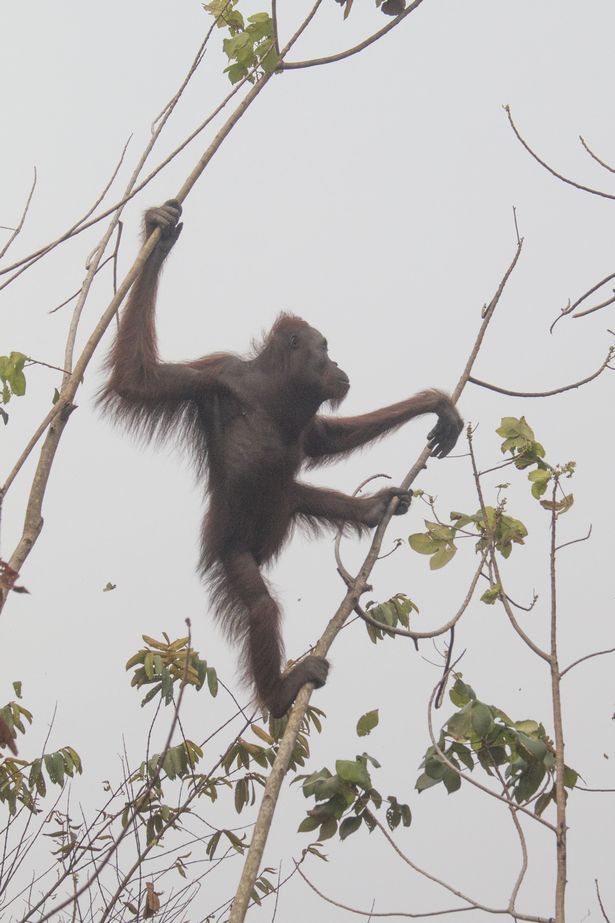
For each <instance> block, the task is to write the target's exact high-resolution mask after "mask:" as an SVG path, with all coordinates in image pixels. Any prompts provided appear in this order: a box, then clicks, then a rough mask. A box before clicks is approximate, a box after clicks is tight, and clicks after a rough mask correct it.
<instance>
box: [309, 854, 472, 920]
mask: <svg viewBox="0 0 615 923" xmlns="http://www.w3.org/2000/svg"><path fill="white" fill-rule="evenodd" d="M295 864H296V863H295ZM297 871H298V872H299V874H300V875H301V877H302V878H303V880H304V881H305V883H306V885H307V886H308V887H309V888H311V889H312V891H313V892H314V894H317V895H318V897H320V898H322V900H323V901H326V902H327V904H331V905H332V906H333V907H340V908H341V909H342V910H347V911H348V912H349V913H356V914H358V915H359V916H361V917H368V919H369V918H370V917H378V919H381V918H386V917H407V918H409V919H410V920H422V919H425V918H426V917H441V916H444V915H445V914H447V913H465V912H466V911H467V910H474V909H475V908H474V907H473V906H470V907H451V908H450V909H448V910H429V911H426V912H425V913H409V912H408V911H407V910H389V911H387V912H377V911H375V910H360V909H359V908H358V907H351V906H350V905H349V904H342V903H341V902H340V901H336V900H333V898H332V897H328V896H327V895H326V894H323V892H322V891H320V890H319V889H318V888H317V887H316V885H315V884H313V883H312V882H311V881H310V879H309V878H308V877H307V875H305V874H304V872H302V871H301V869H300V868H299V866H298V865H297Z"/></svg>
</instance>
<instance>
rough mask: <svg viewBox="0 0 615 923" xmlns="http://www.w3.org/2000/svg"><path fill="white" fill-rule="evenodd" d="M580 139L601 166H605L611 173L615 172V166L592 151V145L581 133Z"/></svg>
mask: <svg viewBox="0 0 615 923" xmlns="http://www.w3.org/2000/svg"><path fill="white" fill-rule="evenodd" d="M579 141H580V142H581V144H582V145H583V147H584V148H585V150H586V151H587V153H588V154H589V156H590V157H592V158H593V159H594V160H595V161H596V163H599V164H600V166H601V167H604V169H605V170H608V171H609V173H615V167H612V166H611V165H610V164H608V163H606V162H605V161H604V160H601V159H600V157H598V155H597V154H596V153H595V152H594V151H592V149H591V147H590V146H589V144H588V143H587V141H586V140H585V138H584V137H583V135H579Z"/></svg>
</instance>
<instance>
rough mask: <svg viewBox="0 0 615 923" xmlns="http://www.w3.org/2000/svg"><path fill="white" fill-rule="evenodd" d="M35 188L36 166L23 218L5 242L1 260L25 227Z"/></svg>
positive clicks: (0, 255)
mask: <svg viewBox="0 0 615 923" xmlns="http://www.w3.org/2000/svg"><path fill="white" fill-rule="evenodd" d="M35 189H36V167H34V177H33V179H32V186H31V187H30V192H29V193H28V198H27V199H26V204H25V205H24V209H23V211H22V213H21V218H20V219H19V221H18V222H17V227H16V228H14V230H13V233H12V234H11V236H10V237H9V239H8V240H7V242H6V243H5V245H4V247H2V249H1V250H0V260H1V259H2V257H3V256H4V254H5V253H6V251H7V250H8V249H9V247H10V246H11V244H12V243H13V241H14V240H15V238H16V237H17V235H18V234H19V232H20V231H21V229H22V228H23V225H24V221H25V220H26V215H27V214H28V209H29V208H30V202H31V201H32V196H33V195H34V190H35Z"/></svg>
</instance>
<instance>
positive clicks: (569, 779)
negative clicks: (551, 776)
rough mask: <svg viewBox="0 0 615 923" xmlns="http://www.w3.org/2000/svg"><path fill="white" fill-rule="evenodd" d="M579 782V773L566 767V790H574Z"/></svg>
mask: <svg viewBox="0 0 615 923" xmlns="http://www.w3.org/2000/svg"><path fill="white" fill-rule="evenodd" d="M578 781H579V773H578V772H576V771H575V770H574V769H571V768H570V766H564V785H565V786H566V788H574V787H575V785H576V784H577V782H578Z"/></svg>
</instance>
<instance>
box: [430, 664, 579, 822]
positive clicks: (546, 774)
mask: <svg viewBox="0 0 615 923" xmlns="http://www.w3.org/2000/svg"><path fill="white" fill-rule="evenodd" d="M450 699H451V701H452V703H453V704H454V705H456V706H457V707H458V711H456V712H455V713H454V714H453V715H451V717H450V718H449V719H448V721H447V722H446V723H445V724H444V726H443V728H442V731H441V733H440V739H439V741H438V747H437V748H436V747H435V746H431V747H429V748H428V750H427V752H426V753H425V757H424V759H423V762H422V763H421V767H422V768H423V773H422V774H421V775H420V776H419V777H418V779H417V782H416V788H417V790H418V791H419V792H422V791H425V790H426V789H428V788H431V787H432V786H434V785H438V784H439V783H442V784H443V785H444V787H445V788H446V790H447V792H448V793H449V794H452V793H453V792H456V791H457V790H458V789H459V788H460V787H461V778H462V774H463V771H464V769H465V770H467V771H468V772H472V771H473V770H474V769H475V768H476V767H477V766H480V768H482V769H483V770H484V772H486V773H487V775H490V776H493V775H497V776H498V777H500V778H502V779H503V780H504V781H505V786H506V792H507V794H508V795H509V796H510V797H511V798H513V799H514V800H515V801H516V802H517V803H518V804H523V805H526V804H528V802H530V801H531V800H533V799H534V797H535V796H536V793H537V792H538V790H539V789H540V788H541V787H543V791H542V792H541V793H540V794H539V796H538V797H537V798H536V803H535V805H534V813H535V814H537V815H539V816H540V815H541V814H542V813H543V811H544V810H545V808H546V807H547V805H548V804H549V803H550V801H552V800H554V797H555V790H554V784H553V777H554V772H555V753H554V749H553V744H552V742H551V740H550V739H549V738H548V736H547V734H546V731H545V729H544V726H543V725H542V724H540V723H539V722H537V721H534V720H531V719H525V720H523V721H512V720H511V719H510V718H509V717H508V715H507V714H506V713H505V712H503V711H502V710H501V709H500V708H498V707H497V706H494V705H486V704H485V703H484V702H481V701H480V700H479V699H477V697H476V693H475V692H474V690H473V689H472V687H471V686H469V685H468V684H467V683H464V682H463V680H462V678H461V676H460V675H457V678H456V680H455V684H454V686H453V688H452V689H451V691H450ZM438 750H440V751H441V752H442V753H443V754H444V756H445V757H446V759H443V758H442V756H441V755H440V753H439V752H438ZM449 763H450V764H451V765H449ZM577 779H578V774H577V773H576V772H575V771H574V770H573V769H570V768H569V767H566V769H565V773H564V784H565V785H566V786H567V787H568V788H574V786H575V785H576V782H577Z"/></svg>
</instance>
